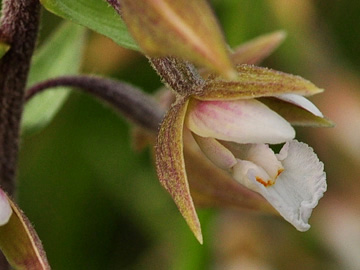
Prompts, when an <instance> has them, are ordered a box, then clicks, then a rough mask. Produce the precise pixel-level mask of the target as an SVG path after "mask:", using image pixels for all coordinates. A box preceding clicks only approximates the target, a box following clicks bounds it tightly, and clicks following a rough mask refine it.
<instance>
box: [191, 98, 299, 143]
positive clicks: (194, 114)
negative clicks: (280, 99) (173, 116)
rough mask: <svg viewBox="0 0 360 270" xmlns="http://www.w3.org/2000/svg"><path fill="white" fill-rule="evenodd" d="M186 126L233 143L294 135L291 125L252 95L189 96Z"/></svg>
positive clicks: (272, 140)
mask: <svg viewBox="0 0 360 270" xmlns="http://www.w3.org/2000/svg"><path fill="white" fill-rule="evenodd" d="M185 124H186V126H187V127H188V128H189V129H190V130H191V131H192V132H194V133H195V134H197V135H199V136H201V137H211V138H215V139H219V140H224V141H231V142H236V143H241V144H243V143H271V144H277V143H284V142H286V141H289V140H291V139H293V138H294V137H295V130H294V129H293V128H292V126H291V125H290V124H289V123H288V122H287V121H286V120H285V119H284V118H282V117H281V116H280V115H278V114H277V113H276V112H274V111H273V110H271V109H270V108H268V107H267V106H266V105H264V104H263V103H261V102H260V101H258V100H255V99H249V100H231V101H199V100H192V101H191V103H190V106H189V109H188V113H187V116H186V119H185Z"/></svg>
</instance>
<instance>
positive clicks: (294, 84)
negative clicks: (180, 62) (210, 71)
mask: <svg viewBox="0 0 360 270" xmlns="http://www.w3.org/2000/svg"><path fill="white" fill-rule="evenodd" d="M237 71H238V79H237V80H236V81H225V80H222V79H221V78H219V77H215V76H214V75H212V76H210V78H208V79H207V81H206V84H205V86H204V87H203V90H202V93H201V94H197V93H194V97H196V98H198V99H201V100H218V99H221V100H234V99H240V98H242V99H246V98H257V97H266V96H278V95H281V94H285V93H293V94H299V95H303V96H308V95H313V94H316V93H320V92H322V91H323V90H322V89H319V88H318V87H316V86H315V85H314V84H313V83H311V82H310V81H308V80H305V79H303V78H301V77H300V76H295V75H291V74H287V73H283V72H280V71H276V70H272V69H268V68H262V67H256V66H252V65H239V66H237Z"/></svg>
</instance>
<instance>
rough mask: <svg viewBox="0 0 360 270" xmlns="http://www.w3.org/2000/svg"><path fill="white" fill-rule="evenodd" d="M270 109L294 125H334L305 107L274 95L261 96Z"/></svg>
mask: <svg viewBox="0 0 360 270" xmlns="http://www.w3.org/2000/svg"><path fill="white" fill-rule="evenodd" d="M259 100H260V101H261V102H262V103H264V104H265V105H267V106H268V107H269V108H270V109H272V110H273V111H275V112H277V113H278V114H280V115H281V116H282V117H284V118H285V119H286V120H287V121H288V122H289V123H291V124H292V125H298V126H307V127H333V126H334V123H333V122H332V121H331V120H329V119H326V118H324V117H320V116H316V115H314V114H312V113H311V112H309V111H308V110H305V109H304V108H302V107H300V106H297V105H294V104H292V103H289V102H286V101H284V100H280V99H277V98H274V97H266V98H259Z"/></svg>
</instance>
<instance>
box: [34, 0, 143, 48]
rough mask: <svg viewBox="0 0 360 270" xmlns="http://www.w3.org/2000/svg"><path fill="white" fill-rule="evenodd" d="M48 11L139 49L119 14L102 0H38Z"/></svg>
mask: <svg viewBox="0 0 360 270" xmlns="http://www.w3.org/2000/svg"><path fill="white" fill-rule="evenodd" d="M40 2H41V4H42V5H43V6H44V7H45V8H46V9H47V10H48V11H50V12H52V13H54V14H56V15H58V16H60V17H62V18H64V19H67V20H70V21H72V22H75V23H77V24H80V25H82V26H85V27H87V28H89V29H91V30H93V31H95V32H98V33H100V34H102V35H104V36H107V37H108V38H110V39H112V40H113V41H114V42H115V43H117V44H118V45H120V46H122V47H125V48H128V49H132V50H139V48H138V46H137V45H136V43H135V41H134V40H133V39H132V37H131V36H130V34H129V33H128V31H127V28H126V26H125V24H124V23H123V21H122V20H121V18H120V15H119V14H117V13H116V11H115V10H114V9H113V8H112V7H111V6H109V5H108V4H107V3H106V2H105V1H104V0H76V1H74V0H40Z"/></svg>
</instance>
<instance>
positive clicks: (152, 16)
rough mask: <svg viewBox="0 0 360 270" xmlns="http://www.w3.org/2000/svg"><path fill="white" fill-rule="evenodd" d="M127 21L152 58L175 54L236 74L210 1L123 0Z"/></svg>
mask: <svg viewBox="0 0 360 270" xmlns="http://www.w3.org/2000/svg"><path fill="white" fill-rule="evenodd" d="M121 12H122V17H123V19H124V21H125V23H126V24H127V26H128V29H129V31H130V33H131V34H132V36H133V37H134V39H135V40H136V41H137V43H138V44H139V46H140V47H141V49H142V50H143V52H144V53H145V54H146V55H148V56H150V57H162V56H175V57H179V58H183V59H186V60H189V61H192V62H195V63H197V64H199V65H202V66H206V67H208V68H210V69H211V70H213V71H215V72H216V73H218V74H221V75H222V76H223V77H225V78H228V79H231V78H235V77H236V72H235V69H234V68H233V65H232V63H231V60H230V56H229V54H228V50H227V47H226V43H225V41H224V38H223V36H222V33H221V30H220V27H219V25H218V23H217V21H216V18H215V16H214V14H213V12H212V10H211V8H210V7H209V4H208V3H207V1H206V0H196V1H192V0H137V1H133V0H122V1H121Z"/></svg>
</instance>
